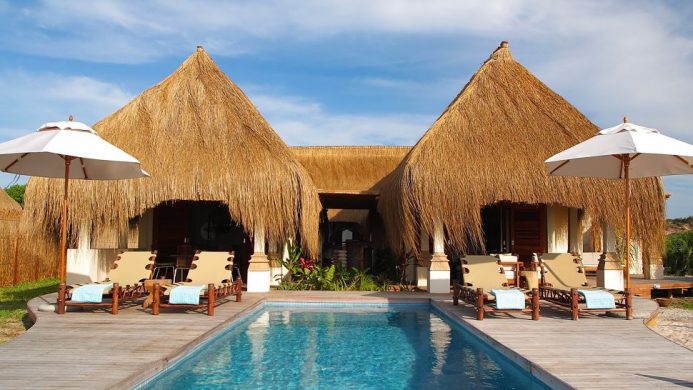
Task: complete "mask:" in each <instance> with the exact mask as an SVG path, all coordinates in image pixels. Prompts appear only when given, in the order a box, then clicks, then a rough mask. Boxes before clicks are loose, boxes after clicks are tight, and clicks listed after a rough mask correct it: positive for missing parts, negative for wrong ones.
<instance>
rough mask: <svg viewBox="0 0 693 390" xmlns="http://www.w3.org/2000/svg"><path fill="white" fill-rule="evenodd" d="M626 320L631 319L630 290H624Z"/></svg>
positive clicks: (631, 295) (631, 298)
mask: <svg viewBox="0 0 693 390" xmlns="http://www.w3.org/2000/svg"><path fill="white" fill-rule="evenodd" d="M625 293H626V319H627V320H632V319H633V293H632V292H631V291H630V289H626V291H625Z"/></svg>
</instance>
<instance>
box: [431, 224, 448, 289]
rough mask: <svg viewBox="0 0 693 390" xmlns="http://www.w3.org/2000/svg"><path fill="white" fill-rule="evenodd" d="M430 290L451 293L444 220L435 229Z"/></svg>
mask: <svg viewBox="0 0 693 390" xmlns="http://www.w3.org/2000/svg"><path fill="white" fill-rule="evenodd" d="M428 292H429V293H431V294H449V293H450V264H449V263H448V257H447V256H446V255H445V231H444V229H443V223H442V222H439V223H437V224H436V225H435V228H434V230H433V256H432V257H431V266H430V268H429V270H428Z"/></svg>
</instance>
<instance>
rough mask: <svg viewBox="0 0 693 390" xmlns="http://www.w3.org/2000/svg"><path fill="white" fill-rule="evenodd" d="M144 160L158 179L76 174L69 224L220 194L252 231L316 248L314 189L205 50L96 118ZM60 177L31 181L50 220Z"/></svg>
mask: <svg viewBox="0 0 693 390" xmlns="http://www.w3.org/2000/svg"><path fill="white" fill-rule="evenodd" d="M94 129H95V130H96V131H97V133H98V134H99V135H100V136H102V137H103V138H104V139H106V140H107V141H109V142H111V143H113V144H114V145H116V146H118V147H120V148H121V149H123V150H125V151H127V152H128V153H130V154H132V155H133V156H135V157H136V158H137V159H139V160H140V161H141V162H142V166H143V168H144V169H145V170H147V171H148V172H149V173H150V174H151V178H148V179H138V180H123V181H73V182H72V184H71V189H70V203H71V204H72V205H73V206H72V208H71V210H70V225H71V228H72V230H73V232H74V231H75V229H74V228H75V227H77V226H84V225H85V224H86V225H91V228H92V231H94V230H96V229H95V228H99V227H101V226H108V225H111V226H117V227H118V228H119V229H120V230H121V231H126V230H125V229H127V226H128V220H129V219H130V218H133V217H135V216H138V215H140V214H142V213H143V212H144V211H145V210H146V209H148V208H152V207H155V206H156V205H157V204H159V203H161V202H165V201H170V200H212V201H214V200H216V201H223V202H225V203H227V204H228V206H229V212H230V213H231V217H232V218H233V219H234V220H235V221H236V222H239V223H241V224H242V225H243V226H244V228H245V229H246V231H247V232H248V233H249V234H251V235H252V234H253V232H254V231H255V228H256V227H257V226H260V225H261V226H264V230H265V233H266V235H267V236H268V238H269V239H274V240H277V241H280V242H282V241H283V240H285V239H286V238H287V237H295V236H296V234H297V233H298V234H300V236H301V238H302V241H303V243H304V244H305V245H306V246H307V249H308V250H309V252H311V253H316V252H317V243H318V220H319V212H320V209H321V206H320V201H319V198H318V195H317V192H316V190H315V186H314V185H313V182H312V180H311V178H310V176H309V175H308V173H307V172H306V171H305V169H304V168H303V167H301V165H300V164H299V163H298V162H297V161H296V159H295V158H294V157H293V155H292V154H291V153H290V152H289V149H288V148H287V146H286V145H285V144H284V142H283V141H282V140H281V139H280V138H279V136H277V134H276V133H275V132H274V131H273V130H272V128H271V127H270V125H269V124H268V123H267V121H265V119H264V118H263V117H262V115H260V113H259V112H258V111H257V109H256V108H255V107H254V106H253V104H252V103H251V102H250V100H249V99H248V97H247V96H246V95H245V94H244V93H243V92H242V91H241V89H240V88H238V86H236V84H234V83H233V82H232V81H231V80H229V78H228V77H227V76H226V75H225V74H224V73H223V72H222V71H221V70H220V69H219V68H218V67H217V66H216V64H215V63H214V62H213V61H212V59H211V58H210V57H209V56H208V55H207V53H205V51H204V50H202V48H201V47H200V48H198V50H197V51H196V52H195V53H193V54H192V55H191V56H190V57H189V58H188V59H187V60H186V61H185V62H183V64H182V65H181V66H180V67H179V68H178V69H177V70H176V71H175V72H174V73H173V74H171V75H170V76H168V77H167V78H166V79H164V80H163V81H162V82H161V83H159V84H158V85H156V86H154V87H152V88H150V89H148V90H146V91H144V92H143V93H142V94H141V95H140V96H138V97H136V98H134V99H133V100H132V101H130V102H129V103H128V104H127V105H126V106H125V107H123V108H121V109H120V110H118V111H116V112H115V113H113V114H111V115H110V116H108V117H106V118H105V119H103V120H101V121H100V122H98V123H97V124H96V125H94ZM62 190H63V188H62V180H54V179H39V178H33V179H31V180H30V183H29V188H28V189H27V205H26V210H27V212H28V213H29V214H30V216H31V218H33V219H34V220H36V221H37V222H39V223H40V225H42V226H44V227H50V226H55V224H56V223H57V221H59V217H60V206H61V199H62Z"/></svg>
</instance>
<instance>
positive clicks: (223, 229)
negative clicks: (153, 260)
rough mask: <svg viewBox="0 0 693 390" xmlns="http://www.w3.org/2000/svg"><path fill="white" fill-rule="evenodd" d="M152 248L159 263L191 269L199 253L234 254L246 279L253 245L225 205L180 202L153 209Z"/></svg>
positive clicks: (161, 205)
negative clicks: (228, 252)
mask: <svg viewBox="0 0 693 390" xmlns="http://www.w3.org/2000/svg"><path fill="white" fill-rule="evenodd" d="M152 248H153V249H156V250H157V252H158V255H157V263H158V264H166V265H173V266H176V267H189V266H190V262H191V261H192V257H193V254H194V253H195V251H196V250H200V251H234V255H235V256H234V262H235V265H238V266H239V268H240V270H241V274H242V276H243V280H247V271H248V261H249V260H250V256H251V255H252V251H253V245H252V242H251V240H250V238H249V237H248V235H247V234H246V233H245V232H244V231H243V228H242V227H241V226H240V225H238V224H236V223H235V222H234V221H233V220H232V219H231V216H230V215H229V209H228V207H227V206H226V205H225V204H224V203H222V202H213V201H187V200H179V201H173V202H165V203H161V204H159V205H158V206H156V207H155V208H154V212H153V226H152Z"/></svg>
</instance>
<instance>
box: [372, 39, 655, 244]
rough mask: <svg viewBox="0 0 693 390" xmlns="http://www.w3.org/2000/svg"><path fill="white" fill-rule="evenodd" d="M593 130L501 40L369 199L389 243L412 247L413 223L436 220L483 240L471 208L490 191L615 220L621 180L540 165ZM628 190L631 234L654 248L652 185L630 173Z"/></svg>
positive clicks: (486, 200)
mask: <svg viewBox="0 0 693 390" xmlns="http://www.w3.org/2000/svg"><path fill="white" fill-rule="evenodd" d="M614 119H617V118H614ZM597 131H598V128H597V127H596V126H595V125H594V124H592V123H591V122H590V121H589V120H588V119H587V118H586V117H585V116H583V115H582V114H581V113H580V112H578V110H577V109H575V107H573V106H572V105H570V103H568V102H567V101H566V100H564V99H563V98H562V97H561V96H559V95H558V94H556V93H555V92H553V91H551V90H550V89H549V88H548V87H547V86H546V85H544V84H543V83H542V82H541V81H539V80H538V79H537V78H536V77H534V76H533V75H532V74H531V73H530V72H529V71H528V70H527V69H525V68H524V67H523V66H522V65H520V64H519V63H517V62H516V61H515V60H514V59H513V58H512V56H511V55H510V50H509V49H508V47H507V43H505V42H504V43H502V44H501V46H500V47H499V48H498V49H497V50H495V51H494V52H493V54H491V57H490V58H489V59H488V60H487V61H486V62H485V63H484V64H483V65H482V66H481V68H480V69H479V70H478V71H477V72H476V73H475V74H474V75H473V76H472V78H471V80H470V81H469V82H468V83H467V85H466V86H465V87H464V88H463V89H462V91H461V92H460V94H459V95H458V96H457V97H455V99H454V100H453V101H452V103H450V105H449V106H448V107H447V108H446V110H445V111H444V112H443V113H442V115H441V116H440V117H439V118H438V119H437V120H436V121H435V123H433V125H432V126H431V128H430V129H429V130H428V131H427V132H426V134H424V136H423V137H422V138H421V139H420V140H419V142H418V143H417V144H416V145H415V146H414V147H413V148H412V150H411V151H410V152H409V153H408V154H407V156H406V157H405V158H404V160H403V161H402V162H401V164H400V165H399V167H398V168H397V170H396V171H395V172H394V173H393V174H392V175H391V176H390V177H389V178H388V179H387V182H386V183H385V185H386V188H387V191H383V195H382V197H381V200H380V204H379V208H380V210H381V212H382V213H383V216H384V219H385V221H386V224H387V226H388V232H390V233H391V234H390V241H391V243H392V245H393V247H394V248H401V247H402V246H403V245H404V246H406V247H408V248H416V246H417V244H416V243H417V241H418V240H417V234H418V230H419V228H423V229H425V230H426V231H428V232H432V231H433V227H434V226H435V224H436V222H437V221H441V222H442V223H443V224H444V226H445V230H446V233H447V235H448V237H449V239H450V240H451V241H452V243H453V244H454V245H455V246H456V247H457V249H459V250H462V251H464V252H466V251H467V249H468V248H482V250H483V248H484V243H483V230H482V227H481V216H480V209H481V208H482V207H483V206H485V205H490V204H493V203H496V202H500V201H510V202H524V203H531V204H540V203H544V204H561V205H564V206H569V207H577V208H583V209H585V211H586V212H587V213H588V214H589V215H590V216H591V217H592V220H593V221H596V222H599V221H607V222H608V223H609V224H611V225H612V226H615V227H616V228H621V227H623V226H624V223H625V221H624V215H625V214H624V212H625V210H624V206H623V198H624V193H623V191H624V189H623V183H621V182H620V181H617V180H605V179H589V178H562V177H549V176H548V175H547V173H546V168H545V166H544V160H546V159H547V158H548V157H549V156H551V155H553V154H555V153H558V152H560V151H561V150H564V149H567V148H568V147H570V146H573V145H575V144H577V143H579V142H581V141H584V140H585V139H587V138H589V137H591V136H593V135H594V134H595V133H596V132H597ZM632 194H633V198H632V199H633V201H632V203H631V204H632V218H633V221H632V227H633V232H634V237H635V238H636V239H639V240H641V241H642V242H643V244H644V246H645V248H646V249H648V250H649V251H660V250H661V246H662V239H663V226H664V192H663V190H662V185H661V183H660V181H659V180H658V179H639V180H634V181H633V186H632Z"/></svg>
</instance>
